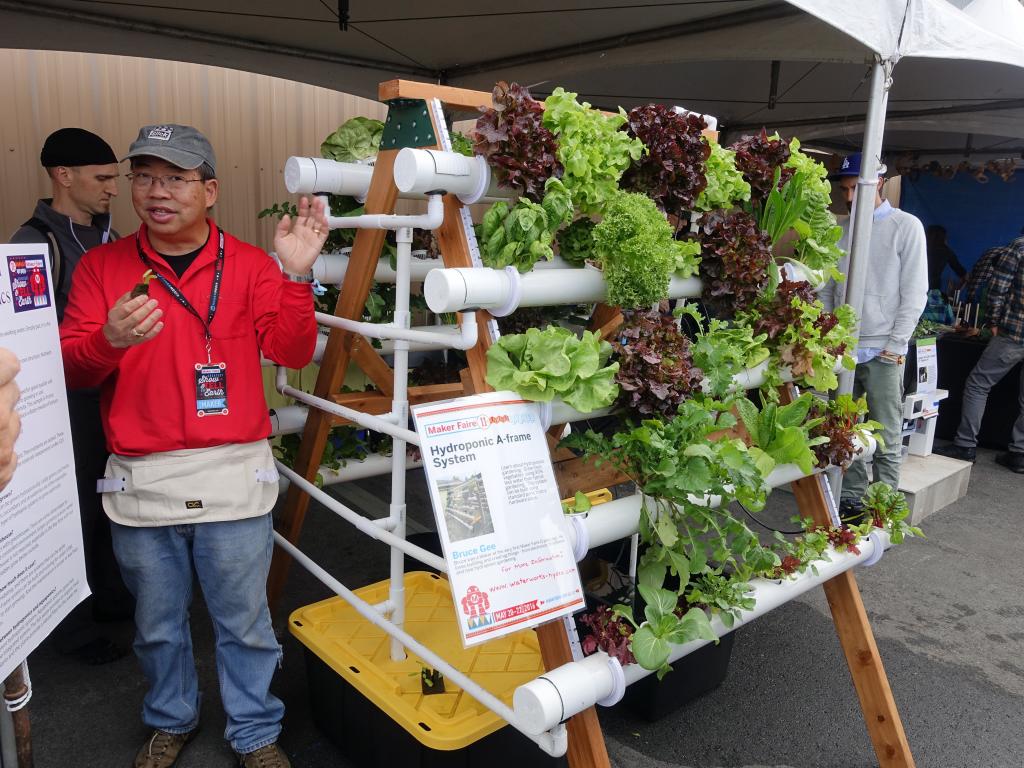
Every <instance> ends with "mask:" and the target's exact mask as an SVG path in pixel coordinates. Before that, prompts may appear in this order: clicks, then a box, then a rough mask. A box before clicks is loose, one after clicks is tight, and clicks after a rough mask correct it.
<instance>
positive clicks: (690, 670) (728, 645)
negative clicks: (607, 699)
mask: <svg viewBox="0 0 1024 768" xmlns="http://www.w3.org/2000/svg"><path fill="white" fill-rule="evenodd" d="M736 631H737V630H734V631H732V632H729V633H728V634H727V635H724V636H723V637H722V639H721V640H719V642H718V645H715V644H714V643H709V644H708V645H705V646H704V647H703V648H699V649H697V650H696V651H694V652H693V653H691V654H689V655H688V656H684V657H683V658H681V659H679V661H677V662H675V663H673V664H672V671H671V672H669V673H668V674H667V675H665V677H664V678H663V679H662V680H658V676H657V675H655V674H651V675H648V676H647V677H645V678H643V679H642V680H638V681H637V682H635V683H633V684H632V685H631V686H629V687H628V688H626V695H625V697H624V698H623V700H622V701H623V704H624V705H625V706H626V707H628V708H629V710H630V711H631V712H633V713H634V714H636V715H638V716H640V717H642V718H644V719H645V720H647V721H649V722H654V721H655V720H660V719H661V718H663V717H665V716H666V715H669V714H671V713H672V712H674V711H675V710H677V709H679V708H680V707H681V706H683V705H684V704H688V703H689V702H691V701H693V700H694V699H696V698H699V697H700V696H702V695H704V694H705V693H707V692H708V691H712V690H714V689H715V688H717V687H718V686H719V685H721V683H722V681H723V680H725V675H726V672H727V671H728V669H729V659H730V658H732V644H733V640H734V639H735V636H736Z"/></svg>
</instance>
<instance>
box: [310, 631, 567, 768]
mask: <svg viewBox="0 0 1024 768" xmlns="http://www.w3.org/2000/svg"><path fill="white" fill-rule="evenodd" d="M305 651H306V678H307V681H308V685H309V699H310V708H311V709H312V712H313V722H314V723H316V725H317V727H318V728H319V729H320V730H321V731H323V732H324V734H325V735H326V736H327V738H328V739H330V740H331V742H332V743H334V744H335V745H336V746H337V747H338V749H340V750H341V751H342V752H343V753H344V754H345V756H346V757H347V758H348V759H349V760H351V761H352V762H353V763H354V764H355V765H358V766H360V768H396V767H397V766H401V768H481V766H486V768H522V766H523V765H524V764H527V765H529V766H530V767H531V768H567V767H568V765H569V763H568V761H567V760H566V758H565V757H561V758H554V757H551V756H549V755H547V754H545V753H544V752H542V751H541V749H540V748H539V747H538V746H537V745H536V744H534V743H533V742H532V741H530V740H529V739H527V738H526V737H525V736H523V735H522V734H521V733H519V731H517V730H516V729H515V728H513V727H511V726H508V725H506V726H505V727H504V728H501V729H500V730H498V731H495V732H494V733H492V734H490V735H489V736H485V737H484V738H482V739H480V740H479V741H476V742H474V743H472V744H470V745H468V746H466V747H463V748H462V749H456V750H451V751H445V750H439V749H432V748H430V747H427V746H425V745H423V744H421V743H420V742H419V741H417V740H416V739H415V738H413V737H412V736H411V735H410V734H409V733H408V732H407V731H405V729H403V728H402V727H400V726H399V725H398V724H397V723H396V722H395V721H394V720H392V719H391V717H389V716H388V715H387V713H385V712H382V711H381V710H380V709H379V708H378V707H377V706H376V705H375V704H374V703H373V702H372V701H370V700H369V699H367V698H366V697H365V696H363V694H361V693H360V692H359V691H357V690H356V689H355V688H353V687H352V686H351V685H349V684H348V682H347V681H346V680H345V679H344V678H343V677H341V676H340V675H339V674H338V673H337V672H335V671H334V670H333V669H331V668H330V667H329V666H328V665H327V664H326V663H324V661H323V660H321V659H320V657H319V656H317V655H316V654H315V653H313V652H312V651H310V650H309V649H308V648H306V649H305Z"/></svg>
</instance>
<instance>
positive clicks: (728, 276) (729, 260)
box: [700, 211, 774, 318]
mask: <svg viewBox="0 0 1024 768" xmlns="http://www.w3.org/2000/svg"><path fill="white" fill-rule="evenodd" d="M700 242H701V261H700V276H701V278H702V279H703V280H704V301H705V303H706V304H707V305H708V306H709V307H710V309H711V310H712V312H713V314H714V315H715V316H717V317H720V318H730V317H732V316H733V315H735V314H736V313H737V312H741V311H743V310H745V309H747V308H748V307H749V306H750V305H751V304H753V303H754V301H755V300H756V299H757V297H758V296H760V295H761V293H762V292H763V291H764V290H765V288H767V287H768V284H769V274H768V270H769V268H770V267H772V266H773V264H774V261H773V260H772V252H771V243H770V241H769V240H768V235H767V234H765V233H764V232H763V231H761V229H760V228H759V227H758V226H757V220H756V219H754V217H753V216H751V215H750V214H749V213H746V212H744V211H734V212H732V213H721V212H716V213H712V214H711V215H709V216H707V217H705V219H704V222H703V224H702V226H701V236H700Z"/></svg>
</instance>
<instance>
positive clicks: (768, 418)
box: [735, 392, 829, 477]
mask: <svg viewBox="0 0 1024 768" xmlns="http://www.w3.org/2000/svg"><path fill="white" fill-rule="evenodd" d="M812 399H813V395H811V393H810V392H805V393H803V394H802V395H800V397H798V398H796V399H795V400H793V401H792V402H791V403H787V404H786V405H781V406H780V405H777V404H776V403H773V402H771V401H768V402H765V403H764V404H763V405H762V406H761V408H760V410H759V409H758V408H757V406H756V405H754V404H753V403H752V402H750V400H748V399H747V398H745V397H741V398H737V399H736V401H735V407H736V410H737V412H738V413H739V415H740V419H741V421H742V422H743V426H744V427H745V428H746V430H747V435H748V437H749V438H750V445H749V446H748V450H749V451H750V454H751V456H753V458H754V463H755V464H756V465H757V468H758V469H759V470H761V474H762V475H763V476H764V477H768V475H769V474H770V473H771V471H772V470H773V469H775V467H776V466H778V465H780V464H796V465H797V466H798V467H799V468H800V471H801V472H803V473H804V475H809V474H811V473H812V472H813V471H814V467H815V465H816V464H817V456H816V455H815V453H814V450H813V449H814V447H815V446H817V445H821V444H823V443H827V442H828V440H829V439H828V437H826V436H824V435H817V436H815V437H811V436H810V432H811V430H813V429H814V428H815V427H817V426H819V425H820V424H821V423H822V422H824V419H823V418H821V417H817V418H810V419H809V418H808V413H809V412H810V408H811V401H812Z"/></svg>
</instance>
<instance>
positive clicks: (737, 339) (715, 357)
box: [676, 304, 771, 400]
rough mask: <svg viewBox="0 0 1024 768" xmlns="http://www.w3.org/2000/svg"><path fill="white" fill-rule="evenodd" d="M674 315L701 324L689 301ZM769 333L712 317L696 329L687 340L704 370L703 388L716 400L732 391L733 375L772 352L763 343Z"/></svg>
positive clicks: (698, 365)
mask: <svg viewBox="0 0 1024 768" xmlns="http://www.w3.org/2000/svg"><path fill="white" fill-rule="evenodd" d="M676 314H677V315H687V316H689V317H691V318H693V320H694V323H695V324H696V325H697V327H698V328H700V326H701V324H702V323H703V322H704V318H703V317H701V315H700V314H698V312H697V311H696V309H695V308H694V307H693V305H692V304H684V305H682V306H680V307H678V308H677V309H676ZM767 338H768V334H765V333H759V334H757V335H755V334H754V332H753V331H752V330H751V329H750V328H748V327H746V326H742V325H735V324H730V323H728V322H726V321H724V320H719V319H717V318H712V319H711V320H709V321H708V323H707V328H706V329H702V330H698V331H697V333H696V334H694V337H693V340H692V342H691V344H690V356H691V357H692V359H693V364H694V365H695V366H697V367H698V368H700V369H701V370H702V371H703V372H704V387H705V392H706V393H707V394H709V395H710V396H711V397H714V398H717V399H719V400H721V399H723V398H728V397H732V396H734V395H735V392H734V390H735V381H734V377H735V376H737V375H738V374H739V373H741V372H742V371H744V370H747V369H749V368H753V367H754V366H756V365H758V364H759V363H761V362H763V361H764V360H766V359H767V358H768V356H769V355H770V354H771V353H770V352H769V351H768V348H767V347H766V346H765V345H764V342H765V340H766V339H767Z"/></svg>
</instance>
